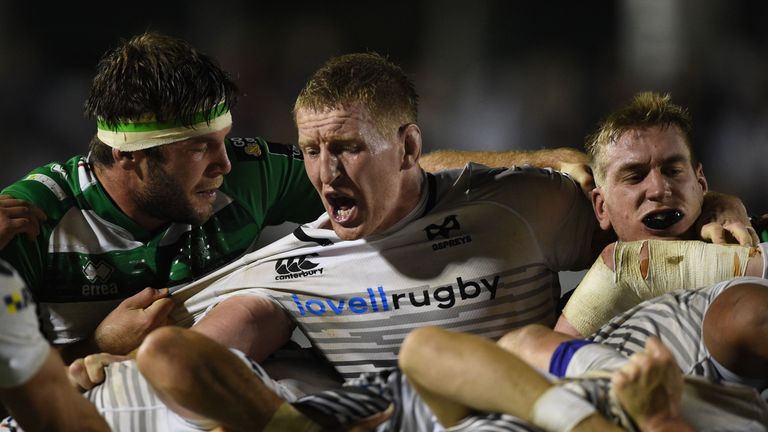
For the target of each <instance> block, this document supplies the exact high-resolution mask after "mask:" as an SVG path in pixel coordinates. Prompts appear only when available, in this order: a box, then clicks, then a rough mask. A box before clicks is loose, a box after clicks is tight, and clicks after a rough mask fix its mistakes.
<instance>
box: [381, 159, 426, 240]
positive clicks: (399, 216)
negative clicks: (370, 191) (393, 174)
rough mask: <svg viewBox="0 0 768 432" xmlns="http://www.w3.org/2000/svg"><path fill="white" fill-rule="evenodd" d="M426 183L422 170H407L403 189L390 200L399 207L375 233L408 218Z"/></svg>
mask: <svg viewBox="0 0 768 432" xmlns="http://www.w3.org/2000/svg"><path fill="white" fill-rule="evenodd" d="M426 183H427V182H426V173H425V172H424V170H422V169H421V168H420V167H415V169H412V170H409V171H408V173H406V176H405V177H404V178H403V187H402V188H401V189H400V194H399V195H398V196H396V197H393V198H392V199H395V200H397V202H398V203H400V205H398V207H397V208H396V209H395V211H394V212H393V213H392V217H390V218H388V219H386V220H385V221H384V222H383V223H382V224H381V226H380V228H379V229H378V230H376V231H377V232H381V231H385V230H387V229H389V228H390V227H392V226H393V225H395V224H397V223H398V222H400V221H401V220H403V219H404V218H405V217H406V216H408V215H409V214H410V213H411V212H412V211H413V209H415V208H416V206H417V205H418V204H419V200H420V199H421V194H422V193H423V191H424V188H425V187H426Z"/></svg>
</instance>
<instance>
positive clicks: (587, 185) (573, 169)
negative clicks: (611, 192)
mask: <svg viewBox="0 0 768 432" xmlns="http://www.w3.org/2000/svg"><path fill="white" fill-rule="evenodd" d="M560 171H562V172H564V173H566V174H568V175H569V176H571V177H572V178H573V179H574V180H576V182H578V183H579V186H581V190H582V191H584V193H585V194H587V195H589V192H590V191H591V190H592V189H594V188H595V179H594V177H593V175H592V169H591V168H590V167H589V165H587V164H583V163H568V162H565V163H562V164H561V166H560Z"/></svg>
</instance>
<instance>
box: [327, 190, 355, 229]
mask: <svg viewBox="0 0 768 432" xmlns="http://www.w3.org/2000/svg"><path fill="white" fill-rule="evenodd" d="M325 198H326V200H327V201H328V204H330V206H331V217H332V218H333V220H334V221H336V222H338V223H344V222H347V221H349V220H350V219H352V216H354V211H355V209H356V208H357V202H356V201H355V199H354V198H350V197H347V196H343V195H336V194H333V195H326V197H325Z"/></svg>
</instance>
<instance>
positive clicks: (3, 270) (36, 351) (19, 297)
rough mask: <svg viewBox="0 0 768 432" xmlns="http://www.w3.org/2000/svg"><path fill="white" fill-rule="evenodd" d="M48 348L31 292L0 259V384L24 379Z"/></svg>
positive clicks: (14, 383) (12, 385)
mask: <svg viewBox="0 0 768 432" xmlns="http://www.w3.org/2000/svg"><path fill="white" fill-rule="evenodd" d="M48 350H50V346H49V345H48V342H46V340H45V339H44V338H43V336H42V335H41V334H40V330H39V328H38V324H37V317H36V316H35V304H34V303H33V302H32V296H31V295H30V294H29V291H27V289H26V287H24V283H23V282H22V281H21V278H20V277H19V275H18V274H16V272H14V271H13V269H11V267H10V266H8V265H7V263H5V262H4V261H2V260H0V388H7V387H16V386H19V385H21V384H24V383H25V382H27V380H29V379H30V378H31V377H32V376H33V375H34V374H35V373H36V372H37V371H38V370H39V369H40V367H41V366H42V365H43V363H44V362H45V359H46V357H47V356H48Z"/></svg>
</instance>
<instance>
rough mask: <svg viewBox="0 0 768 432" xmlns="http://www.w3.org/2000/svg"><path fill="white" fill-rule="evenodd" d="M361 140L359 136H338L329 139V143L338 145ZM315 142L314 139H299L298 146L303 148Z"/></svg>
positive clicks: (355, 142) (356, 142)
mask: <svg viewBox="0 0 768 432" xmlns="http://www.w3.org/2000/svg"><path fill="white" fill-rule="evenodd" d="M359 142H360V139H359V138H338V139H333V140H331V141H329V142H328V144H329V145H331V146H337V145H347V144H358V143H359ZM314 144H315V141H314V140H304V141H302V140H299V143H298V146H299V148H303V147H307V146H311V145H314Z"/></svg>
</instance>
